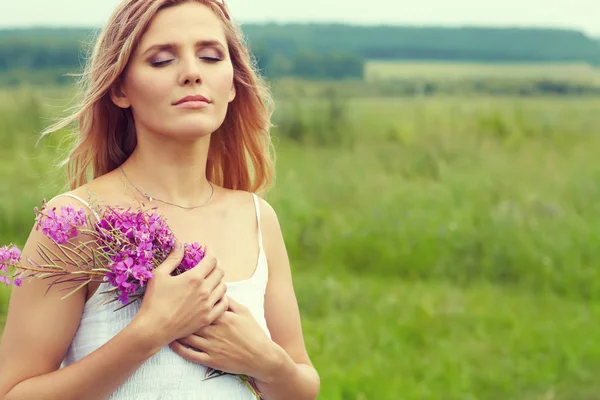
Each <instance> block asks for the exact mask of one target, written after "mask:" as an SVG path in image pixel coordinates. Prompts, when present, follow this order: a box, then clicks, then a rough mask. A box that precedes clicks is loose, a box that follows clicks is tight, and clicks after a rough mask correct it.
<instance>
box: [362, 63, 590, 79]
mask: <svg viewBox="0 0 600 400" xmlns="http://www.w3.org/2000/svg"><path fill="white" fill-rule="evenodd" d="M366 78H367V80H369V81H377V80H388V79H398V78H401V79H407V78H408V79H414V78H417V79H427V78H428V79H432V78H433V79H437V78H443V79H447V80H455V79H497V78H502V79H506V78H513V79H532V78H536V79H558V80H575V81H580V82H586V83H600V69H598V68H595V67H593V66H590V65H588V64H585V63H554V64H551V63H544V64H485V63H454V62H439V63H432V62H416V61H369V62H368V63H367V67H366Z"/></svg>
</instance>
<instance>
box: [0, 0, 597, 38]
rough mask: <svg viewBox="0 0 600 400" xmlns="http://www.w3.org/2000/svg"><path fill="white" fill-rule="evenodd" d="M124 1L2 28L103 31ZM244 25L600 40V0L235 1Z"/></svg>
mask: <svg viewBox="0 0 600 400" xmlns="http://www.w3.org/2000/svg"><path fill="white" fill-rule="evenodd" d="M119 1H120V0H0V28H1V27H14V26H31V25H53V26H56V25H68V26H82V25H83V26H88V25H89V26H101V25H103V24H104V23H105V22H106V20H107V18H108V16H109V14H110V13H111V11H112V9H113V8H114V6H115V5H116V4H117V3H119ZM228 4H229V7H230V8H231V11H232V14H233V17H234V18H235V19H236V20H237V21H238V22H241V23H244V22H263V21H283V22H287V21H297V22H306V21H334V22H349V23H354V24H409V25H443V26H456V25H478V26H479V25H488V26H489V25H492V26H543V27H548V26H549V27H565V28H574V29H577V30H581V31H584V32H585V33H587V34H589V35H592V36H600V0H488V1H486V0H416V1H415V0H411V1H402V0H368V1H365V0H300V1H293V0H229V1H228Z"/></svg>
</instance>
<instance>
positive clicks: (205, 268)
mask: <svg viewBox="0 0 600 400" xmlns="http://www.w3.org/2000/svg"><path fill="white" fill-rule="evenodd" d="M216 267H217V258H216V257H215V255H214V254H213V253H212V251H210V250H208V249H206V250H205V253H204V257H203V258H202V260H200V262H199V263H198V264H196V266H195V267H194V268H192V269H190V270H189V271H187V274H191V275H196V276H200V277H201V278H202V279H206V277H207V276H209V275H210V273H211V272H212V271H213V270H214V269H215V268H216Z"/></svg>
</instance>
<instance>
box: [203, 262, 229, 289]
mask: <svg viewBox="0 0 600 400" xmlns="http://www.w3.org/2000/svg"><path fill="white" fill-rule="evenodd" d="M224 276H225V272H224V271H223V270H222V269H221V268H219V262H218V261H217V265H216V266H215V268H214V269H213V270H212V271H211V272H210V274H209V275H208V276H207V277H206V285H207V286H208V287H209V289H210V291H213V290H215V288H216V287H217V286H219V285H220V284H221V282H223V277H224Z"/></svg>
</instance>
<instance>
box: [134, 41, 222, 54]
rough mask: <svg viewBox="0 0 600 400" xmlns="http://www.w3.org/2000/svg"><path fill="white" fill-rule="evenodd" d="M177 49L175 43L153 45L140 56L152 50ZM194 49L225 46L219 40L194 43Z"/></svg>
mask: <svg viewBox="0 0 600 400" xmlns="http://www.w3.org/2000/svg"><path fill="white" fill-rule="evenodd" d="M177 47H179V45H177V44H176V43H163V44H155V45H152V46H150V47H148V49H146V50H145V51H144V52H143V53H142V55H145V54H147V53H149V52H150V51H152V50H159V51H162V50H173V49H176V48H177ZM196 47H197V48H203V47H221V48H223V49H224V48H225V46H223V43H221V41H219V40H200V41H199V42H196Z"/></svg>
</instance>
